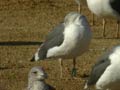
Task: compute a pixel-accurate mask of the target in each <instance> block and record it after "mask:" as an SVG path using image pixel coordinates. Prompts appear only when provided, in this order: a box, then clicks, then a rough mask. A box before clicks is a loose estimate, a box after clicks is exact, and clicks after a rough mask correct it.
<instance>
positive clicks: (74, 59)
mask: <svg viewBox="0 0 120 90" xmlns="http://www.w3.org/2000/svg"><path fill="white" fill-rule="evenodd" d="M76 74H77V70H76V58H73V68H72V77H76Z"/></svg>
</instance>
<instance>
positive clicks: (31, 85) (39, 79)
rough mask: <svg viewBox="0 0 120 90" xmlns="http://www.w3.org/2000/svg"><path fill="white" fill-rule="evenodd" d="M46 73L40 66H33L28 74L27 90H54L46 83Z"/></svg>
mask: <svg viewBox="0 0 120 90" xmlns="http://www.w3.org/2000/svg"><path fill="white" fill-rule="evenodd" d="M46 78H47V74H46V73H45V71H44V70H43V68H42V67H40V66H36V67H33V68H32V69H31V70H30V72H29V75H28V88H27V90H55V89H54V88H53V87H52V86H50V85H48V84H46V82H45V79H46Z"/></svg>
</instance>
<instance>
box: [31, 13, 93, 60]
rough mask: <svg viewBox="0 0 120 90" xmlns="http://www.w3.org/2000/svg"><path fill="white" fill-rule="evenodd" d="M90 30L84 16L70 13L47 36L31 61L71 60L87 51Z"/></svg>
mask: <svg viewBox="0 0 120 90" xmlns="http://www.w3.org/2000/svg"><path fill="white" fill-rule="evenodd" d="M90 41H91V30H90V27H89V23H88V21H87V19H86V17H85V16H84V15H81V14H79V13H77V12H70V13H69V14H67V15H66V16H65V19H64V23H61V24H60V25H58V26H57V27H55V29H54V30H53V31H52V32H51V33H50V34H49V35H48V37H47V39H46V40H45V42H44V43H43V44H42V46H41V47H40V48H39V49H38V51H37V52H36V54H35V55H34V57H33V58H32V60H31V61H38V60H43V59H46V58H61V59H73V58H74V60H75V58H76V57H77V56H80V55H81V54H83V53H84V52H85V51H87V50H88V48H89V44H90Z"/></svg>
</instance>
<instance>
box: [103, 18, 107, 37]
mask: <svg viewBox="0 0 120 90" xmlns="http://www.w3.org/2000/svg"><path fill="white" fill-rule="evenodd" d="M105 25H106V21H105V19H104V18H103V34H102V35H103V37H105V36H106V35H105Z"/></svg>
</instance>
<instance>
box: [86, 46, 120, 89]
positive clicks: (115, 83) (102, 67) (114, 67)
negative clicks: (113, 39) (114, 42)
mask: <svg viewBox="0 0 120 90" xmlns="http://www.w3.org/2000/svg"><path fill="white" fill-rule="evenodd" d="M98 74H99V75H98ZM97 76H100V77H99V78H98V77H97ZM91 85H95V87H96V89H97V90H98V89H99V90H120V46H116V47H114V48H112V49H111V50H110V51H109V52H107V53H106V54H105V55H104V57H103V58H101V59H100V61H99V62H98V63H96V64H95V66H94V67H93V69H92V72H91V75H90V78H89V79H88V82H87V83H86V85H85V89H86V88H88V86H91Z"/></svg>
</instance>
